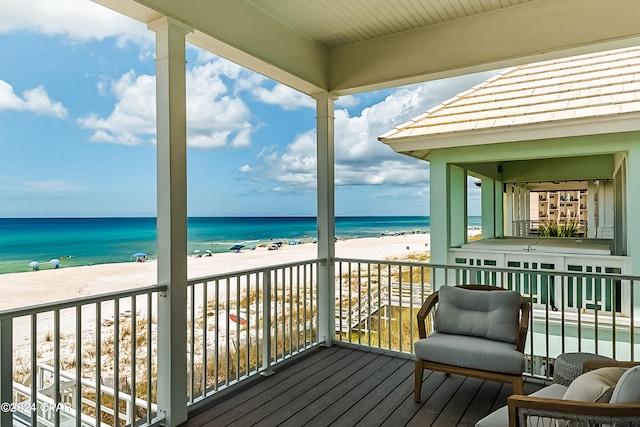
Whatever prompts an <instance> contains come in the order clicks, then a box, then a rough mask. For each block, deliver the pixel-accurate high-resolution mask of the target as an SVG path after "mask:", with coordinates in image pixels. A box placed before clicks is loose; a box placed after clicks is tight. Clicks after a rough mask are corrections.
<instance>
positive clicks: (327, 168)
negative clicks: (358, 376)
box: [314, 93, 336, 346]
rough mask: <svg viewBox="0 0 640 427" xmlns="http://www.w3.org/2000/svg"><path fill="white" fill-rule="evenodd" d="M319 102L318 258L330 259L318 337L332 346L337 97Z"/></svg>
mask: <svg viewBox="0 0 640 427" xmlns="http://www.w3.org/2000/svg"><path fill="white" fill-rule="evenodd" d="M314 98H315V100H316V109H317V110H316V132H317V139H318V140H317V170H318V171H317V173H318V178H317V184H318V189H317V193H318V258H319V259H322V260H327V262H326V263H323V264H322V265H321V266H320V268H319V269H318V322H319V324H318V338H319V341H320V342H321V343H323V345H326V346H330V345H331V343H332V341H333V336H334V334H335V265H334V262H333V259H334V258H335V255H336V250H335V235H336V227H335V225H336V218H335V174H334V120H335V118H334V110H333V103H334V101H335V99H336V98H335V97H334V96H333V95H331V94H328V93H324V94H321V95H317V96H314Z"/></svg>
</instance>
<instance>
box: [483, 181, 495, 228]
mask: <svg viewBox="0 0 640 427" xmlns="http://www.w3.org/2000/svg"><path fill="white" fill-rule="evenodd" d="M494 182H495V181H494V180H493V179H491V178H482V186H481V187H480V189H481V193H480V194H481V197H482V198H481V203H482V238H483V239H488V238H491V237H495V235H496V231H495V217H496V188H495V185H494Z"/></svg>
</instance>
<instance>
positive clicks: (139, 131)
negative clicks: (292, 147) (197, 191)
mask: <svg viewBox="0 0 640 427" xmlns="http://www.w3.org/2000/svg"><path fill="white" fill-rule="evenodd" d="M230 64H231V63H230V62H228V61H225V60H222V59H216V60H214V61H213V62H209V63H205V64H202V65H197V66H195V67H193V68H192V69H191V70H189V71H188V72H187V81H186V84H187V142H188V144H189V146H191V147H197V148H203V149H208V148H216V147H224V146H226V145H231V146H233V147H247V146H249V145H251V135H252V132H253V127H252V125H251V123H250V118H251V112H250V110H249V107H248V106H247V105H246V103H245V102H244V101H243V100H242V98H240V97H237V96H234V95H232V94H230V93H229V90H228V88H227V84H226V83H225V81H224V80H223V79H222V76H225V77H226V78H227V79H241V78H242V76H243V70H242V69H241V68H240V67H238V66H235V65H234V64H231V65H230ZM231 82H233V80H231ZM231 84H232V83H231ZM155 91H156V85H155V77H154V76H149V75H136V73H135V71H133V70H131V71H129V72H127V73H126V74H124V75H123V76H122V77H120V79H118V80H115V81H113V82H112V83H111V86H110V89H109V90H107V92H110V93H111V94H112V95H113V96H114V97H115V98H116V99H117V102H116V104H115V106H114V109H113V111H112V112H111V113H110V114H109V115H108V116H107V117H101V116H99V115H97V114H91V115H88V116H86V117H83V118H81V119H79V124H80V125H81V126H82V127H84V128H87V129H91V130H93V131H94V133H93V135H92V136H91V138H90V139H91V140H92V141H97V142H111V143H118V144H125V145H137V144H141V143H145V142H151V143H153V142H155V134H156V101H155ZM99 92H100V93H104V92H105V90H104V88H103V87H99Z"/></svg>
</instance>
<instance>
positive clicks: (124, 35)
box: [0, 0, 153, 44]
mask: <svg viewBox="0 0 640 427" xmlns="http://www.w3.org/2000/svg"><path fill="white" fill-rule="evenodd" d="M12 31H32V32H37V33H41V34H46V35H59V36H65V37H68V38H70V39H72V40H76V41H87V40H92V39H97V40H102V39H105V38H107V37H116V38H118V40H119V43H120V44H124V43H126V42H127V41H136V42H141V43H143V44H149V43H151V42H153V32H151V31H149V30H147V28H146V25H145V24H142V23H140V22H136V21H134V20H132V19H130V18H128V17H126V16H124V15H121V14H119V13H117V12H114V11H112V10H110V9H108V8H106V7H104V6H101V5H99V4H97V3H95V2H93V1H89V0H55V1H51V0H19V1H2V2H0V33H8V32H12Z"/></svg>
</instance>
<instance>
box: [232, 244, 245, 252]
mask: <svg viewBox="0 0 640 427" xmlns="http://www.w3.org/2000/svg"><path fill="white" fill-rule="evenodd" d="M243 248H244V245H234V246H232V247H231V248H229V250H230V251H231V252H240V251H241V250H242V249H243Z"/></svg>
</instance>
